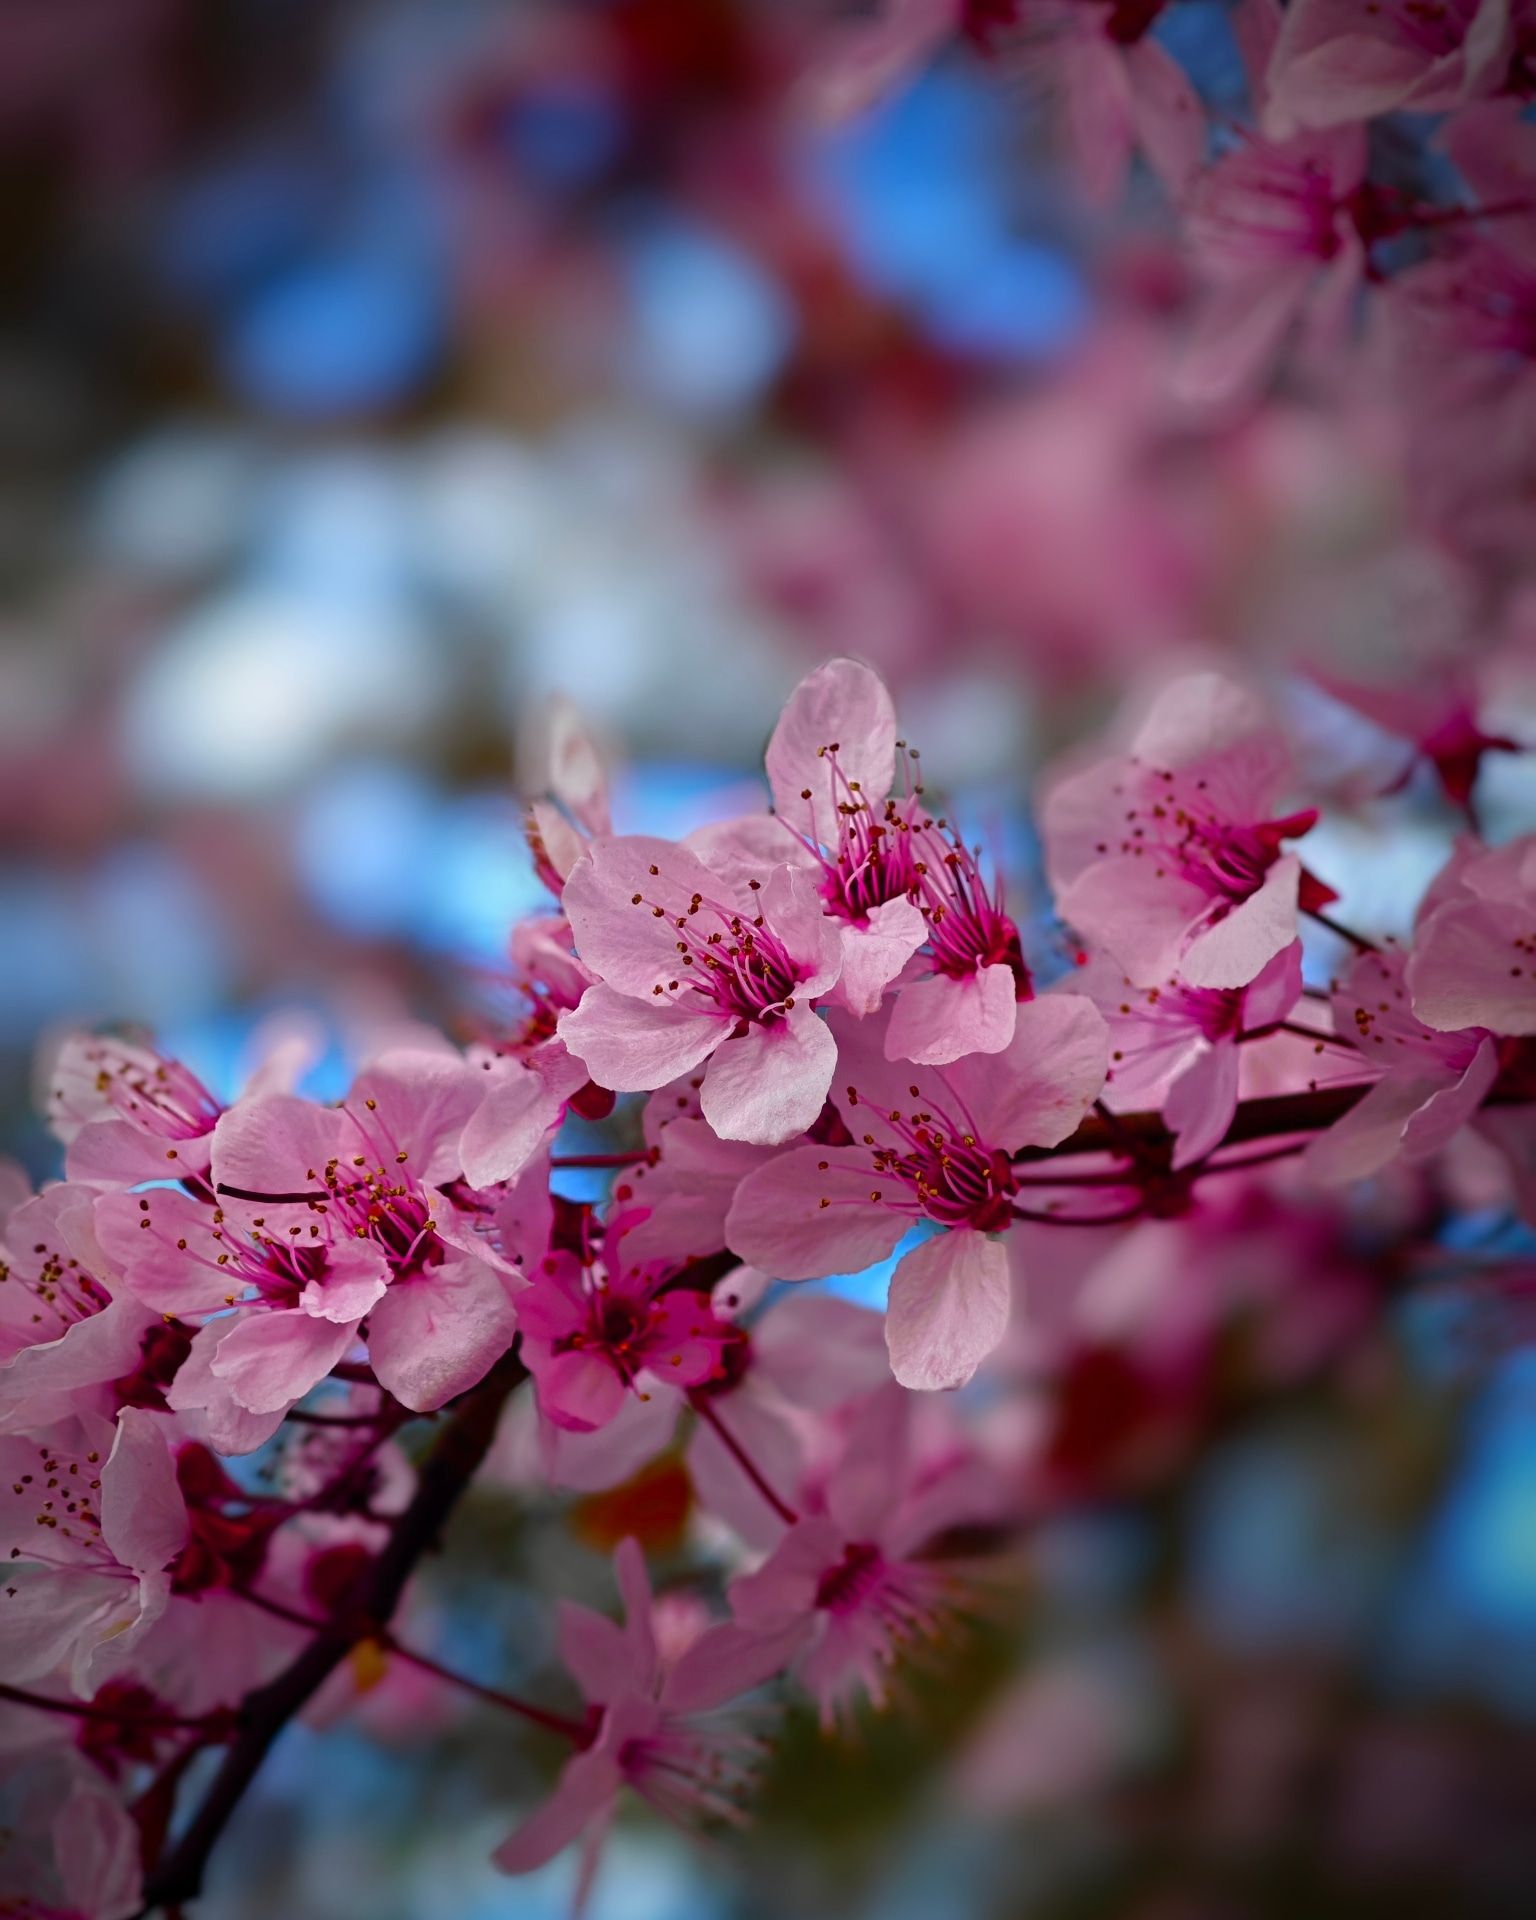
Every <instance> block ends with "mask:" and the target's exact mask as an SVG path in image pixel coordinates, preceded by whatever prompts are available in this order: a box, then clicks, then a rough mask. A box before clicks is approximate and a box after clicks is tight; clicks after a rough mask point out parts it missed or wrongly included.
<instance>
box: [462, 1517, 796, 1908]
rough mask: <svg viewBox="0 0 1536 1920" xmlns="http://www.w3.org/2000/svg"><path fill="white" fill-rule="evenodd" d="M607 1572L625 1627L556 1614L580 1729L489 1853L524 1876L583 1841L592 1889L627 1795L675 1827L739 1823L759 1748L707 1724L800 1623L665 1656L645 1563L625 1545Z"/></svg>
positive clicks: (700, 1643) (746, 1688)
mask: <svg viewBox="0 0 1536 1920" xmlns="http://www.w3.org/2000/svg"><path fill="white" fill-rule="evenodd" d="M614 1568H615V1572H616V1574H617V1576H618V1582H619V1591H620V1593H621V1594H622V1595H623V1598H624V1608H625V1619H624V1624H623V1626H622V1627H620V1626H617V1625H615V1624H614V1622H613V1621H611V1620H608V1619H606V1618H605V1617H604V1616H603V1615H601V1614H597V1613H593V1612H592V1611H591V1610H590V1609H589V1608H586V1607H582V1606H578V1605H576V1604H575V1603H574V1602H573V1601H566V1602H564V1603H563V1604H562V1606H561V1608H560V1655H561V1658H562V1660H563V1661H564V1663H565V1665H566V1666H567V1667H568V1668H569V1670H570V1672H571V1674H572V1676H573V1678H574V1679H575V1680H576V1683H577V1685H578V1686H579V1687H580V1688H581V1690H582V1693H583V1695H584V1696H585V1698H586V1701H587V1706H588V1725H587V1728H586V1729H585V1730H584V1731H583V1733H582V1738H581V1745H580V1750H579V1751H578V1752H577V1753H576V1754H575V1756H574V1757H573V1758H572V1759H571V1760H569V1761H567V1763H566V1766H565V1769H564V1771H563V1773H562V1774H561V1776H560V1783H559V1785H558V1786H557V1787H556V1789H555V1791H554V1793H553V1794H552V1795H551V1797H550V1798H549V1799H548V1800H547V1801H545V1803H544V1805H543V1806H542V1807H540V1808H539V1809H538V1810H537V1811H536V1812H535V1813H533V1814H532V1815H530V1817H529V1818H528V1819H527V1820H526V1821H524V1822H523V1824H522V1825H521V1826H520V1827H518V1829H517V1830H516V1832H515V1833H513V1834H512V1836H511V1838H510V1839H508V1840H505V1841H503V1842H502V1844H501V1846H500V1847H498V1848H497V1850H496V1854H495V1859H496V1864H497V1865H498V1866H499V1867H500V1868H502V1870H503V1871H504V1872H506V1873H530V1872H532V1871H533V1869H534V1868H535V1867H540V1866H543V1864H544V1863H545V1861H546V1860H550V1859H552V1858H553V1857H554V1856H555V1855H556V1854H557V1853H561V1852H563V1851H564V1849H565V1848H566V1847H568V1846H570V1845H571V1844H572V1843H573V1842H575V1841H576V1840H579V1839H583V1837H584V1839H585V1858H584V1860H583V1865H582V1881H583V1884H586V1883H588V1882H590V1878H591V1875H592V1873H593V1872H594V1871H595V1868H596V1864H597V1854H598V1850H599V1849H600V1847H601V1845H602V1839H603V1834H604V1831H605V1829H606V1827H607V1823H608V1820H609V1818H610V1817H611V1814H612V1811H613V1806H614V1803H615V1801H616V1800H617V1798H618V1795H619V1793H620V1791H621V1790H622V1789H623V1788H625V1787H628V1788H629V1789H631V1790H632V1791H633V1792H635V1793H637V1794H639V1795H640V1796H641V1798H642V1799H645V1800H648V1801H649V1802H650V1803H651V1804H652V1806H654V1807H655V1808H656V1809H657V1811H658V1812H660V1813H664V1814H666V1815H667V1816H668V1817H669V1818H671V1819H674V1820H678V1821H681V1822H685V1823H686V1822H692V1821H697V1820H703V1819H713V1820H723V1821H726V1822H731V1823H739V1822H740V1821H741V1819H742V1818H743V1812H742V1806H741V1799H742V1796H743V1795H744V1793H745V1791H746V1788H747V1786H748V1784H749V1782H750V1780H751V1778H752V1774H753V1772H754V1770H755V1762H756V1760H757V1758H758V1755H759V1753H760V1748H759V1745H758V1743H757V1741H756V1740H755V1739H753V1738H752V1736H751V1735H750V1734H748V1733H746V1732H744V1731H743V1730H742V1729H740V1728H739V1727H734V1726H731V1725H730V1724H729V1723H726V1724H724V1725H721V1724H718V1723H712V1722H711V1721H710V1719H709V1718H708V1717H707V1716H709V1715H710V1714H711V1713H712V1712H714V1711H715V1710H716V1709H718V1708H720V1707H724V1706H726V1705H728V1704H729V1703H730V1702H731V1701H733V1700H735V1699H737V1698H739V1697H740V1696H741V1695H742V1694H744V1693H750V1692H752V1691H753V1690H754V1689H755V1688H757V1687H759V1686H761V1685H762V1683H763V1682H764V1681H765V1680H767V1679H768V1678H769V1677H770V1676H771V1675H773V1674H774V1673H776V1672H778V1671H779V1670H780V1668H781V1667H782V1666H783V1664H784V1660H785V1657H786V1654H787V1653H788V1651H789V1650H790V1648H791V1646H792V1645H793V1642H794V1640H795V1639H796V1638H797V1637H798V1635H799V1632H800V1628H799V1625H798V1623H795V1624H794V1625H792V1626H791V1627H789V1628H788V1629H787V1630H784V1629H778V1630H774V1631H770V1632H767V1633H756V1632H752V1631H750V1630H748V1629H746V1628H743V1627H740V1626H736V1625H733V1624H730V1623H724V1624H721V1625H719V1626H714V1627H707V1628H705V1629H704V1631H703V1632H701V1633H700V1634H698V1636H697V1637H696V1638H695V1639H693V1641H692V1643H691V1644H690V1645H688V1646H686V1647H684V1648H683V1649H681V1650H680V1651H678V1652H676V1653H675V1655H674V1657H673V1658H671V1659H670V1660H668V1659H664V1658H663V1655H662V1653H661V1650H660V1648H659V1646H658V1641H657V1633H656V1622H655V1615H654V1612H653V1606H652V1600H651V1592H650V1584H649V1581H648V1580H647V1578H646V1572H645V1561H644V1559H643V1558H642V1556H641V1553H640V1549H639V1547H638V1546H637V1545H636V1544H635V1542H634V1541H633V1540H626V1541H625V1542H624V1543H623V1544H622V1545H621V1546H620V1547H619V1549H618V1551H617V1553H616V1554H615V1555H614Z"/></svg>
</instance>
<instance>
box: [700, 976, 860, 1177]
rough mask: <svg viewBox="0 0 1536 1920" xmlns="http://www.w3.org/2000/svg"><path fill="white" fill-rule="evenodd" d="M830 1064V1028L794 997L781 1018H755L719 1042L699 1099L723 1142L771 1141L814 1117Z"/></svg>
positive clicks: (833, 1060)
mask: <svg viewBox="0 0 1536 1920" xmlns="http://www.w3.org/2000/svg"><path fill="white" fill-rule="evenodd" d="M716 1031H718V1027H717V1028H716ZM836 1066H837V1042H836V1041H835V1040H834V1039H833V1037H832V1034H831V1031H830V1030H829V1028H828V1027H827V1025H826V1023H825V1022H824V1021H822V1020H820V1019H818V1018H817V1016H816V1014H815V1013H814V1012H813V1011H812V1010H811V1008H809V1007H808V1006H806V1005H804V1004H803V1003H801V1002H797V1003H796V1005H795V1006H794V1007H793V1008H791V1010H790V1011H789V1013H788V1014H786V1015H785V1016H784V1017H783V1018H781V1019H773V1020H759V1021H757V1022H755V1023H754V1024H753V1025H752V1026H750V1027H749V1028H748V1029H747V1031H746V1033H745V1034H743V1035H742V1036H741V1038H740V1039H729V1040H727V1041H725V1043H724V1044H723V1045H722V1046H720V1047H719V1048H717V1050H716V1051H715V1053H714V1055H713V1056H712V1058H711V1059H710V1063H709V1067H708V1070H707V1071H706V1073H705V1075H704V1086H703V1089H702V1091H701V1092H700V1095H699V1104H700V1106H701V1107H702V1108H703V1110H704V1118H705V1119H706V1120H707V1121H708V1122H709V1124H710V1125H711V1126H712V1127H713V1128H714V1130H715V1132H716V1133H718V1134H719V1135H720V1137H721V1139H722V1140H745V1141H747V1142H748V1143H749V1144H751V1145H753V1146H761V1147H772V1146H777V1145H778V1144H779V1143H780V1141H783V1140H790V1139H793V1138H794V1136H795V1135H796V1134H797V1133H803V1132H804V1131H805V1129H806V1128H807V1127H808V1126H810V1125H811V1124H812V1122H813V1121H814V1120H815V1119H816V1116H817V1115H818V1114H819V1113H820V1112H821V1109H822V1107H823V1106H824V1105H825V1104H826V1098H827V1090H828V1089H829V1088H830V1086H831V1085H832V1074H833V1071H834V1070H835V1068H836ZM681 1070H682V1069H681V1068H679V1069H678V1071H681Z"/></svg>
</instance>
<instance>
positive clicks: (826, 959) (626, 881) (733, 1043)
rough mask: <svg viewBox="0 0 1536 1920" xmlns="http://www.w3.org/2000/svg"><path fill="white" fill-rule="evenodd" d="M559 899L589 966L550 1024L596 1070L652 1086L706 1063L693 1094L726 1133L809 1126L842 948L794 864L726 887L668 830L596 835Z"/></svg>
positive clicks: (827, 1061) (830, 1059)
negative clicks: (828, 1000)
mask: <svg viewBox="0 0 1536 1920" xmlns="http://www.w3.org/2000/svg"><path fill="white" fill-rule="evenodd" d="M565 908H566V912H567V914H568V915H569V917H570V921H571V926H572V928H573V930H574V932H575V935H576V947H577V951H578V953H579V954H580V955H581V957H582V959H583V960H584V961H585V962H586V964H587V965H588V966H589V967H591V968H592V969H593V970H594V972H595V973H596V974H597V975H598V976H599V978H598V983H597V985H595V986H593V987H589V988H588V989H587V992H586V993H585V994H584V995H583V997H582V1001H581V1005H580V1006H579V1007H577V1009H576V1010H575V1012H574V1013H566V1014H562V1015H561V1017H560V1021H559V1033H560V1037H561V1039H562V1040H564V1042H565V1044H566V1045H567V1047H569V1049H570V1050H571V1052H572V1053H573V1054H575V1055H576V1057H577V1058H578V1059H580V1060H582V1061H583V1062H584V1063H585V1065H586V1067H587V1070H588V1071H589V1072H590V1073H591V1075H592V1077H593V1078H594V1079H595V1080H597V1081H598V1082H599V1083H600V1084H602V1085H603V1086H606V1087H612V1088H614V1089H615V1090H616V1091H620V1092H631V1091H636V1090H648V1089H651V1088H654V1087H660V1086H663V1085H665V1083H666V1082H667V1081H669V1080H672V1079H674V1078H675V1077H676V1076H677V1075H679V1074H684V1073H687V1072H688V1071H689V1070H690V1069H692V1068H694V1067H697V1066H699V1065H701V1064H702V1063H703V1062H705V1061H708V1066H707V1067H706V1068H705V1072H704V1084H703V1088H702V1090H701V1093H700V1100H701V1104H702V1106H703V1111H704V1115H705V1117H706V1119H708V1121H709V1122H710V1125H711V1126H712V1127H713V1128H714V1129H715V1131H716V1132H717V1133H718V1134H720V1135H721V1137H722V1138H724V1139H728V1140H747V1141H752V1142H755V1143H756V1144H759V1145H768V1146H771V1145H775V1144H777V1143H778V1142H780V1141H783V1140H787V1139H789V1138H790V1137H791V1136H792V1135H794V1134H796V1133H799V1132H801V1131H802V1130H803V1129H804V1128H806V1127H808V1126H809V1125H810V1124H811V1122H812V1121H813V1120H814V1119H815V1117H816V1115H817V1114H818V1113H819V1112H820V1111H821V1107H822V1103H823V1102H824V1100H825V1099H826V1095H827V1088H828V1086H829V1085H830V1083H831V1079H832V1072H833V1068H834V1067H835V1065H836V1061H837V1047H836V1043H835V1041H834V1040H833V1039H832V1036H831V1033H830V1031H829V1029H828V1028H827V1026H826V1025H825V1023H824V1022H823V1021H822V1020H820V1019H819V1018H818V1017H817V1014H816V1011H815V1003H816V1001H817V1000H818V999H819V998H820V997H821V996H823V995H825V994H826V993H827V992H828V991H829V990H830V989H831V988H832V987H833V986H834V985H835V984H836V981H837V977H838V974H839V972H840V970H841V965H842V957H841V952H840V949H839V946H838V941H837V935H836V933H835V931H834V929H833V928H832V927H831V925H830V924H829V923H828V922H827V921H826V920H825V919H824V917H823V915H822V912H821V908H820V904H819V902H818V900H817V898H816V893H815V889H814V887H813V886H812V884H811V882H810V880H809V879H808V877H807V876H806V875H805V874H803V873H801V872H798V871H796V870H795V869H793V868H790V867H787V866H778V867H771V868H768V869H767V870H766V872H765V874H764V876H763V877H762V878H761V879H751V880H748V881H746V882H744V883H742V884H740V885H736V884H733V883H731V882H730V881H728V880H727V879H725V878H724V877H722V876H720V875H718V874H715V873H713V872H712V871H711V869H710V868H709V867H707V866H705V865H704V863H703V862H702V861H701V860H700V859H698V857H697V856H696V855H695V854H693V853H691V852H689V851H688V849H687V848H685V847H680V846H675V845H673V844H671V843H670V842H668V841H664V840H653V839H648V838H646V837H644V836H641V835H630V836H621V837H618V838H611V839H599V840H596V841H594V842H593V844H592V846H591V848H590V849H589V850H588V852H587V853H586V854H584V855H583V857H582V859H581V860H580V861H579V862H578V863H577V865H576V867H575V868H574V870H573V871H572V874H571V877H570V879H569V880H568V881H567V882H566V888H565Z"/></svg>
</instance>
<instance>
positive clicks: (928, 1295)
mask: <svg viewBox="0 0 1536 1920" xmlns="http://www.w3.org/2000/svg"><path fill="white" fill-rule="evenodd" d="M1008 1307H1009V1288H1008V1256H1007V1253H1006V1252H1005V1251H1004V1249H1003V1247H1002V1244H1001V1242H999V1241H997V1240H993V1239H989V1238H988V1237H987V1235H985V1234H981V1233H973V1232H971V1231H970V1229H969V1228H964V1227H962V1228H957V1229H955V1230H953V1231H951V1232H949V1233H943V1234H939V1235H938V1236H937V1237H936V1238H934V1239H932V1240H925V1241H924V1242H923V1244H922V1245H921V1246H919V1247H914V1248H913V1249H912V1251H911V1252H910V1253H909V1254H906V1255H905V1256H904V1257H903V1259H902V1260H901V1262H900V1264H899V1265H898V1266H897V1268H896V1272H895V1274H894V1275H893V1276H892V1279H891V1292H890V1298H889V1299H888V1301H887V1302H886V1309H885V1340H886V1345H887V1347H888V1348H889V1350H890V1355H891V1371H892V1372H893V1373H894V1374H895V1376H896V1378H897V1379H898V1380H899V1381H900V1382H901V1384H902V1386H904V1387H914V1388H919V1389H922V1390H925V1391H931V1390H933V1389H936V1388H944V1387H961V1386H964V1385H965V1383H966V1381H967V1380H969V1379H970V1377H971V1375H972V1374H973V1373H974V1372H975V1371H976V1369H977V1367H979V1366H980V1365H981V1363H982V1361H983V1360H985V1359H986V1357H987V1355H988V1354H989V1353H990V1352H991V1351H992V1349H993V1348H994V1347H995V1346H996V1345H997V1343H998V1341H999V1340H1001V1339H1002V1337H1003V1334H1004V1333H1005V1332H1006V1330H1007V1326H1008Z"/></svg>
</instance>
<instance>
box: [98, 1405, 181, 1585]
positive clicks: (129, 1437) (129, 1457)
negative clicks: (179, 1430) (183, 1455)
mask: <svg viewBox="0 0 1536 1920" xmlns="http://www.w3.org/2000/svg"><path fill="white" fill-rule="evenodd" d="M171 1427H172V1423H171V1422H169V1421H168V1420H166V1418H165V1417H164V1416H163V1415H160V1414H153V1413H146V1412H144V1411H143V1410H142V1409H141V1408H138V1407H125V1408H124V1409H123V1411H122V1412H121V1413H120V1414H119V1415H118V1416H117V1437H116V1439H115V1440H114V1441H113V1442H112V1451H111V1453H109V1454H108V1455H107V1463H106V1465H105V1466H104V1467H103V1468H102V1470H101V1537H102V1539H103V1540H104V1541H105V1542H106V1544H107V1546H108V1547H109V1548H110V1549H111V1551H112V1554H113V1557H114V1558H115V1559H116V1560H118V1561H119V1562H120V1563H121V1565H123V1566H125V1567H132V1568H133V1570H134V1571H135V1572H136V1573H161V1572H163V1571H164V1570H165V1568H167V1567H168V1566H169V1565H170V1564H171V1562H172V1561H173V1560H174V1559H175V1558H176V1556H177V1554H178V1553H180V1552H181V1550H182V1548H183V1547H184V1546H185V1545H186V1544H187V1536H188V1533H189V1531H190V1529H189V1527H188V1522H187V1503H186V1501H185V1500H184V1499H183V1498H182V1495H181V1489H180V1487H179V1486H178V1485H177V1482H176V1465H175V1462H174V1461H173V1460H172V1458H171V1455H170V1450H169V1448H168V1447H167V1445H166V1441H167V1439H168V1437H169V1433H170V1430H171Z"/></svg>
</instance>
